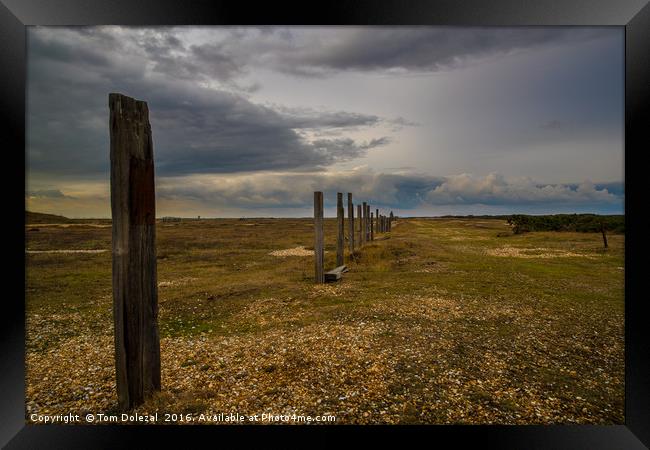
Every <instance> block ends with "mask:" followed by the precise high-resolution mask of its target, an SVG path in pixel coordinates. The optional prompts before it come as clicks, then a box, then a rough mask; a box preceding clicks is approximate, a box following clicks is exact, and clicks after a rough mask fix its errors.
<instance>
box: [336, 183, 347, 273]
mask: <svg viewBox="0 0 650 450" xmlns="http://www.w3.org/2000/svg"><path fill="white" fill-rule="evenodd" d="M336 220H337V222H338V234H337V235H336V267H339V266H342V265H343V252H344V251H345V250H344V247H343V245H344V244H343V243H344V241H345V225H344V223H343V220H344V217H343V194H342V193H340V192H339V193H337V194H336Z"/></svg>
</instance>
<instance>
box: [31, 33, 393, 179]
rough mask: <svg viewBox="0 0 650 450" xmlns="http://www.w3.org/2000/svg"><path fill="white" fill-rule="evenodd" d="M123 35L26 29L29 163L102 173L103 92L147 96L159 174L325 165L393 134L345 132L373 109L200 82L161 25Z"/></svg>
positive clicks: (36, 167)
mask: <svg viewBox="0 0 650 450" xmlns="http://www.w3.org/2000/svg"><path fill="white" fill-rule="evenodd" d="M116 35H118V37H116ZM119 35H120V33H119V32H118V31H115V32H113V33H110V32H109V31H108V30H106V29H98V30H96V31H94V30H91V29H80V30H77V29H74V30H50V29H33V30H31V31H30V33H29V58H30V62H29V69H28V83H29V89H28V164H29V168H30V170H32V171H34V172H37V173H49V174H60V175H86V176H93V175H95V176H105V174H106V173H107V170H108V135H107V134H108V131H107V123H108V119H107V117H108V111H107V98H108V93H109V92H122V93H124V94H126V95H131V96H134V97H136V98H139V99H144V100H146V101H147V102H148V104H149V109H150V114H151V117H150V119H151V122H152V127H153V134H154V143H155V157H156V160H157V161H156V164H157V171H158V173H160V174H161V175H177V174H190V173H211V172H236V171H246V170H285V169H315V168H324V167H326V166H329V165H331V164H334V163H337V162H343V161H348V160H350V159H354V158H358V157H361V156H363V155H364V154H365V152H367V151H368V150H370V149H372V148H374V147H377V146H381V145H385V144H386V143H388V142H389V138H388V137H385V136H377V137H376V138H373V139H371V140H370V141H368V142H356V141H355V140H353V139H351V138H349V137H344V136H343V135H344V134H345V130H357V129H359V128H364V127H365V128H368V127H373V126H375V125H377V124H379V123H382V122H384V121H385V119H383V118H380V117H378V116H375V115H367V114H360V113H356V112H349V111H321V110H310V109H305V108H303V109H296V108H293V109H292V108H286V107H278V108H275V107H273V106H268V105H260V104H256V103H253V102H252V101H250V100H249V99H248V98H247V97H246V96H245V95H243V94H242V93H240V92H238V91H237V90H234V91H233V90H229V89H226V88H222V89H213V88H208V87H206V86H203V85H201V84H200V83H197V79H192V76H193V75H196V74H200V73H202V72H201V71H202V70H207V69H206V67H205V66H204V65H202V66H201V67H195V66H193V65H192V63H189V64H185V63H186V62H187V61H186V59H183V58H180V59H178V60H177V59H175V57H174V56H172V55H173V50H174V49H177V48H178V46H179V42H178V40H177V39H175V38H174V37H173V36H171V35H167V34H166V33H165V32H164V31H156V32H155V33H154V32H145V33H144V34H143V35H139V34H138V35H133V33H132V32H127V34H126V35H125V36H122V37H119ZM204 59H205V58H204V57H201V58H200V59H197V64H198V63H199V62H200V63H201V64H206V63H205V62H204V61H203V60H204ZM210 61H211V62H210V64H213V65H214V67H215V70H213V71H211V72H210V74H211V76H215V77H216V78H217V79H221V78H224V79H225V78H228V77H229V76H230V75H229V74H232V73H236V72H237V70H235V69H233V70H232V71H231V70H229V69H228V70H227V73H222V72H219V71H218V70H217V69H216V67H219V68H221V67H222V64H221V63H216V62H215V60H214V59H211V60H210ZM219 70H221V69H219ZM224 70H225V69H224ZM163 73H164V75H163ZM197 76H198V75H197ZM198 79H199V80H200V76H198ZM387 123H392V122H387ZM394 125H398V126H402V125H403V123H402V121H401V119H400V121H398V122H397V123H395V124H394ZM307 130H317V131H320V132H324V131H327V132H328V133H329V134H330V135H334V136H338V137H335V138H332V139H317V140H314V141H310V140H309V139H307V138H306V137H305V135H304V133H302V132H301V131H307Z"/></svg>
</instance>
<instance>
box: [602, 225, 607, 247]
mask: <svg viewBox="0 0 650 450" xmlns="http://www.w3.org/2000/svg"><path fill="white" fill-rule="evenodd" d="M600 232H601V233H602V234H603V245H604V246H605V248H607V234H605V224H604V223H601V224H600Z"/></svg>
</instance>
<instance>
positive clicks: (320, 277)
mask: <svg viewBox="0 0 650 450" xmlns="http://www.w3.org/2000/svg"><path fill="white" fill-rule="evenodd" d="M324 257H325V253H324V251H323V193H322V192H314V269H315V281H316V283H325V272H324V270H323V265H324V259H325V258H324Z"/></svg>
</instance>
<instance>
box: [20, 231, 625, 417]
mask: <svg viewBox="0 0 650 450" xmlns="http://www.w3.org/2000/svg"><path fill="white" fill-rule="evenodd" d="M399 223H400V227H399V228H398V229H397V230H395V229H393V232H392V233H390V234H389V235H388V234H387V235H385V236H382V237H388V239H385V240H381V241H375V242H371V243H368V244H367V245H366V246H365V247H364V248H363V249H362V250H361V251H359V252H357V253H356V255H355V259H354V260H350V261H347V258H346V264H347V265H348V267H349V268H350V272H348V273H346V274H344V278H343V280H342V281H341V282H339V283H336V284H326V285H314V284H313V281H312V276H313V273H312V271H313V267H312V263H313V261H312V260H311V259H310V258H308V257H295V258H282V260H281V263H280V264H279V263H278V262H279V260H278V258H277V257H276V256H273V255H272V253H273V252H274V251H276V250H277V249H278V248H280V249H290V250H296V249H297V248H300V249H303V250H305V251H308V250H306V249H308V248H309V245H310V244H311V243H312V241H313V236H312V227H311V221H309V220H301V219H285V220H280V219H256V220H250V221H239V220H229V219H228V220H226V219H224V220H214V221H210V220H201V221H188V222H181V223H171V224H167V223H165V224H159V227H158V230H157V235H158V279H159V280H160V281H159V287H160V289H159V302H160V317H159V321H160V332H161V358H162V385H163V389H162V392H161V393H159V394H158V395H156V396H155V398H153V399H152V400H150V401H149V402H147V403H146V404H145V405H142V406H141V407H139V408H138V409H137V411H138V412H140V413H147V412H154V411H158V412H177V413H188V414H191V415H193V416H197V415H198V414H201V413H204V414H217V413H230V412H232V413H235V412H238V413H240V414H246V415H248V414H261V413H265V412H267V413H274V414H290V413H294V412H295V413H297V414H306V415H315V414H327V413H329V414H334V415H336V417H337V422H336V423H439V424H445V423H503V424H551V423H595V424H611V423H623V421H624V417H623V405H624V403H623V401H624V381H623V380H624V358H623V356H624V353H623V351H624V324H623V317H624V314H623V273H624V271H623V270H622V268H623V241H624V240H623V236H616V235H613V236H611V237H610V239H609V241H610V248H609V249H608V250H607V251H603V250H602V248H601V247H600V245H601V244H600V242H601V241H600V236H599V235H596V234H594V235H589V234H579V233H530V234H527V235H522V236H509V237H497V235H498V234H503V233H505V232H506V231H507V229H506V228H505V226H504V224H503V223H502V222H501V221H489V220H484V219H483V220H481V221H480V222H477V223H476V224H475V223H474V222H473V221H472V220H426V219H417V220H415V219H414V220H408V219H400V222H399ZM475 225H480V226H475ZM325 227H326V230H325V236H326V248H327V249H328V250H329V252H328V254H327V255H326V267H334V265H335V260H334V255H335V252H334V251H333V250H334V248H335V247H334V245H335V242H334V237H335V222H334V221H333V220H329V219H328V220H326V221H325ZM463 237H464V238H466V239H464V241H465V242H463V243H462V245H461V246H459V245H458V244H459V243H458V241H459V240H461V239H458V238H463ZM28 245H29V248H35V249H39V250H49V249H57V248H76V249H89V248H98V247H103V248H110V228H108V229H106V228H97V227H86V228H81V227H79V228H77V227H69V228H67V229H60V228H57V227H48V228H44V229H42V230H41V231H40V232H34V233H29V234H28ZM503 249H509V250H507V251H505V252H504V251H503ZM511 249H514V250H511ZM281 251H286V250H281ZM567 253H575V254H576V255H580V257H578V256H575V257H540V256H538V255H544V254H552V255H558V254H567ZM521 255H535V257H527V256H524V257H522V256H521ZM587 256H588V257H587ZM110 274H111V258H110V252H109V253H103V254H84V253H81V254H61V253H53V254H49V253H39V254H29V255H27V292H26V294H27V342H26V346H27V354H26V362H27V380H26V381H27V389H26V396H27V405H26V407H27V412H38V413H48V414H57V413H60V414H65V413H70V412H72V413H80V414H81V413H84V412H86V411H87V412H95V413H96V412H112V411H116V395H115V383H114V378H115V373H114V364H113V340H112V317H111V314H112V306H111V286H110V283H111V281H110V280H111V275H110Z"/></svg>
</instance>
